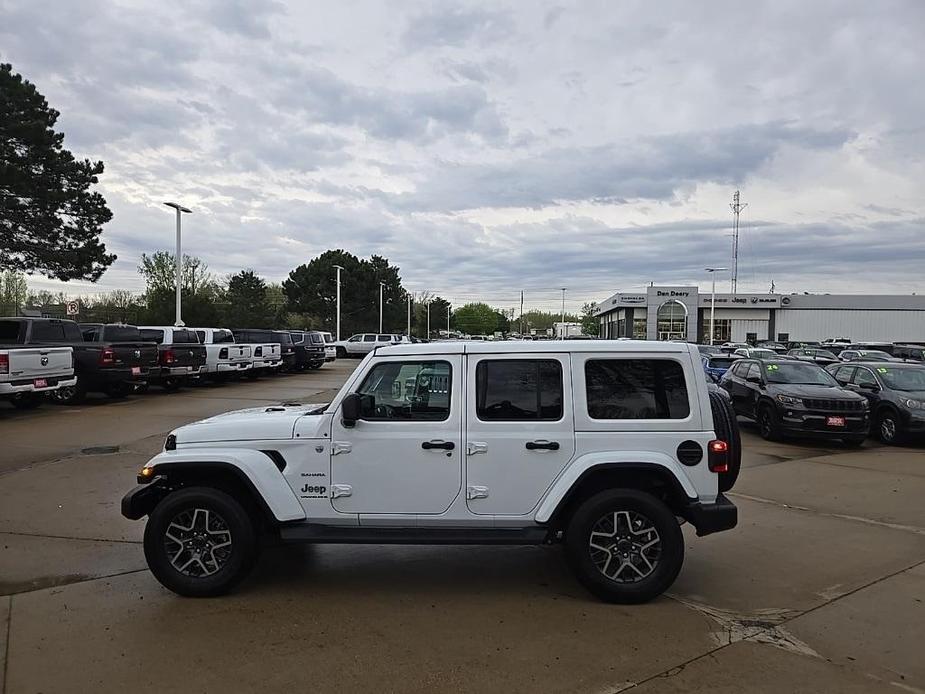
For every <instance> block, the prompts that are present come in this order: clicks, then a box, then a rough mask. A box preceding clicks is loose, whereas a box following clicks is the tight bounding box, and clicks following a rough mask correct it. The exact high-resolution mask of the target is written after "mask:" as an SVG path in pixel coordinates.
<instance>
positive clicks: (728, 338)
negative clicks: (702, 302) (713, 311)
mask: <svg viewBox="0 0 925 694" xmlns="http://www.w3.org/2000/svg"><path fill="white" fill-rule="evenodd" d="M701 334H703V336H704V342H706V343H707V344H710V314H709V312H708V313H707V315H706V317H705V318H704V319H703V327H702V329H701ZM723 342H732V320H731V319H729V318H717V319H716V320H715V321H713V344H717V345H718V344H722V343H723Z"/></svg>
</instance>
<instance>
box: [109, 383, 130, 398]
mask: <svg viewBox="0 0 925 694" xmlns="http://www.w3.org/2000/svg"><path fill="white" fill-rule="evenodd" d="M132 390H134V388H133V387H132V385H131V384H130V383H125V382H124V381H122V382H120V383H113V384H111V385H110V386H109V387H108V388H106V395H108V396H109V397H110V398H112V399H113V400H121V399H122V398H124V397H126V396H127V395H128V394H129V393H131V392H132Z"/></svg>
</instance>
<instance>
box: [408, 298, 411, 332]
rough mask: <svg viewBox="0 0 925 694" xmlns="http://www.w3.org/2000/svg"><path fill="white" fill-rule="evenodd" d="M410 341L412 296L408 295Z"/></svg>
mask: <svg viewBox="0 0 925 694" xmlns="http://www.w3.org/2000/svg"><path fill="white" fill-rule="evenodd" d="M408 339H409V340H410V339H411V294H408Z"/></svg>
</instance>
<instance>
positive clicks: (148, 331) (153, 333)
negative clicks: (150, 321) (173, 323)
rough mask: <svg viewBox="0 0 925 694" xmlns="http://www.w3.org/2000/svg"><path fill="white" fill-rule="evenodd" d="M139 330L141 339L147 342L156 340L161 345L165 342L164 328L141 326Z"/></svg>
mask: <svg viewBox="0 0 925 694" xmlns="http://www.w3.org/2000/svg"><path fill="white" fill-rule="evenodd" d="M138 332H139V333H140V334H141V339H142V340H144V341H145V342H156V343H157V344H159V345H162V344H164V331H163V330H155V329H153V328H139V329H138Z"/></svg>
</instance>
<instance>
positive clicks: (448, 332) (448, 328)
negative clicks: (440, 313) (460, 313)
mask: <svg viewBox="0 0 925 694" xmlns="http://www.w3.org/2000/svg"><path fill="white" fill-rule="evenodd" d="M446 337H447V339H449V338H450V305H449V304H447V305H446Z"/></svg>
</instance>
